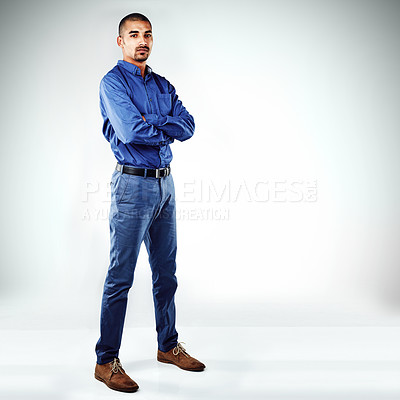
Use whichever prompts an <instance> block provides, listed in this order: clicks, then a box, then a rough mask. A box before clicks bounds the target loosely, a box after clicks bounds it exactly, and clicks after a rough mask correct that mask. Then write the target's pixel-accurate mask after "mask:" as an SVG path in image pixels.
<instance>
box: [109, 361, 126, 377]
mask: <svg viewBox="0 0 400 400" xmlns="http://www.w3.org/2000/svg"><path fill="white" fill-rule="evenodd" d="M121 368H122V364H121V363H120V361H119V359H118V358H114V361H112V365H111V371H112V372H114V374H116V373H118V371H119V372H121V374H123V373H124V372H123V371H122V369H121Z"/></svg>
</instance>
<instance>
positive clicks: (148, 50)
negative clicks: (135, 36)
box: [138, 49, 149, 51]
mask: <svg viewBox="0 0 400 400" xmlns="http://www.w3.org/2000/svg"><path fill="white" fill-rule="evenodd" d="M138 51H149V50H148V49H139V50H138Z"/></svg>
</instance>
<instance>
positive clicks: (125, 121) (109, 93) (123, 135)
mask: <svg viewBox="0 0 400 400" xmlns="http://www.w3.org/2000/svg"><path fill="white" fill-rule="evenodd" d="M100 100H101V102H102V104H103V106H104V109H105V111H106V114H107V117H108V119H109V120H110V123H111V125H112V127H113V129H114V131H115V134H116V135H117V137H118V139H119V140H121V142H122V143H124V144H127V143H135V144H146V145H150V146H155V145H165V144H168V143H171V142H172V141H171V138H169V137H168V136H167V135H166V134H165V133H164V132H163V131H161V130H160V129H157V127H155V126H154V125H151V124H149V123H148V122H145V121H144V120H143V118H142V115H141V114H140V112H139V110H138V109H137V108H136V106H135V105H134V104H133V102H132V100H131V99H130V97H129V96H128V93H127V92H126V89H125V87H124V85H123V84H122V82H121V81H120V80H119V79H118V78H116V77H113V76H112V75H106V76H105V77H104V78H103V79H102V80H101V82H100Z"/></svg>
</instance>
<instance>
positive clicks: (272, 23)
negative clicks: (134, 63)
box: [0, 0, 400, 329]
mask: <svg viewBox="0 0 400 400" xmlns="http://www.w3.org/2000/svg"><path fill="white" fill-rule="evenodd" d="M135 11H137V12H141V13H143V14H145V15H147V16H148V18H149V19H150V20H151V22H152V24H153V32H154V47H153V52H152V54H151V56H150V58H149V60H148V64H149V65H150V66H151V67H152V68H153V70H154V71H155V72H157V73H159V74H160V75H163V76H165V77H167V79H169V80H170V81H171V83H173V84H174V86H175V87H176V89H177V93H178V94H179V96H180V98H181V99H182V101H183V103H184V105H185V106H186V107H187V108H188V110H189V111H190V112H191V113H192V114H193V116H194V118H195V122H196V132H195V136H194V137H193V138H192V139H191V140H190V141H188V142H185V143H174V144H173V145H172V150H173V153H174V160H173V162H172V168H173V176H174V180H175V186H176V194H177V199H178V202H177V206H178V208H179V209H180V210H183V209H188V210H190V209H192V210H193V209H194V210H200V209H206V208H210V209H212V210H219V209H224V210H228V212H229V218H228V219H227V220H215V219H210V218H208V219H203V220H198V219H191V220H190V219H189V220H185V219H180V220H179V221H178V246H179V248H178V260H177V263H178V270H177V276H178V283H179V287H178V292H177V297H176V301H177V311H178V317H177V322H178V324H180V325H193V326H212V325H217V326H219V325H238V326H242V325H298V326H301V325H351V326H352V325H398V323H399V306H400V299H399V290H398V286H399V278H400V273H399V250H398V243H397V242H398V237H399V207H398V204H399V188H398V178H399V158H398V156H397V152H398V148H399V112H398V110H399V89H400V87H399V74H398V71H399V67H400V66H399V46H398V43H399V36H400V35H399V34H400V25H399V16H400V3H399V2H398V1H387V0H385V1H354V0H353V1H310V0H307V1H279V2H274V1H254V0H250V1H246V2H238V1H237V2H235V1H202V2H192V1H136V2H130V1H113V2H110V1H96V2H94V1H79V2H78V1H72V2H58V1H35V2H28V1H12V2H11V1H8V2H7V1H3V2H1V13H0V30H1V35H0V37H1V39H0V40H1V57H2V63H1V74H0V79H1V82H0V87H1V91H0V99H1V100H0V101H1V113H2V117H1V123H2V127H1V144H2V145H1V168H0V173H1V178H2V179H1V182H2V198H1V221H2V225H1V239H2V240H1V243H2V249H1V250H2V251H1V271H0V273H1V275H0V311H1V319H0V324H1V328H2V329H9V328H17V329H18V328H30V329H36V328H38V329H41V328H70V327H74V328H76V327H78V326H79V327H88V328H95V327H97V325H98V318H99V308H100V300H101V293H102V285H103V281H104V277H105V273H106V269H107V267H108V252H109V236H108V220H107V218H106V217H104V215H105V214H104V213H106V212H107V210H108V207H109V200H108V197H107V183H108V182H109V179H110V177H111V173H112V170H113V168H114V166H115V159H114V156H113V154H112V152H111V150H110V148H109V145H108V143H107V142H106V141H105V139H104V138H103V136H102V133H101V124H102V122H101V117H100V112H99V107H98V103H99V100H98V85H99V82H100V79H101V77H102V76H103V75H104V74H105V73H106V72H107V71H108V70H110V69H111V68H112V67H113V66H114V65H115V63H116V62H117V60H118V59H121V58H122V55H121V52H120V49H119V48H118V47H117V45H116V35H117V26H118V23H119V21H120V19H121V18H122V17H123V16H125V15H126V14H128V13H130V12H135ZM277 181H283V182H293V181H300V182H302V183H301V184H302V185H305V182H316V188H317V199H316V201H311V202H309V201H305V200H304V199H302V200H301V201H291V200H288V199H287V198H286V197H285V200H284V201H276V200H274V199H269V200H268V201H260V199H259V198H257V196H255V195H254V193H253V192H254V188H255V187H257V183H258V182H268V183H269V184H271V185H273V183H274V182H277ZM188 183H189V184H190V185H192V184H194V185H195V186H196V187H200V186H201V185H202V184H203V185H204V187H205V188H206V189H207V188H208V189H209V188H210V187H216V188H217V191H220V193H221V192H222V190H223V188H225V187H227V186H228V184H229V185H231V187H233V191H234V192H236V194H238V193H237V192H239V191H240V188H241V187H243V185H247V187H248V188H249V192H251V193H253V195H250V196H248V195H247V196H246V195H243V192H242V193H240V195H237V196H232V197H230V198H228V197H226V196H222V197H221V198H218V196H217V198H213V199H211V200H210V201H208V200H207V198H206V197H203V196H202V193H199V192H197V191H196V193H195V195H194V196H192V197H190V198H189V199H188V197H187V193H186V192H185V188H187V184H188ZM199 185H200V186H199ZM263 187H264V188H265V187H266V186H265V185H264V186H263ZM302 187H304V186H302ZM88 191H90V192H91V193H90V195H87V192H88ZM235 197H236V198H235ZM96 213H97V214H96ZM85 215H86V216H87V215H89V218H88V219H87V218H86V219H85ZM96 215H97V217H96ZM152 307H153V306H152V297H151V277H150V268H149V266H148V264H147V255H146V253H145V249H144V248H143V249H142V252H141V254H140V257H139V261H138V265H137V270H136V273H135V282H134V287H133V290H132V291H131V292H130V300H129V306H128V317H127V322H126V324H127V326H149V325H152V324H154V317H153V308H152Z"/></svg>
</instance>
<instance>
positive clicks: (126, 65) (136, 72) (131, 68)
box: [118, 60, 153, 76]
mask: <svg viewBox="0 0 400 400" xmlns="http://www.w3.org/2000/svg"><path fill="white" fill-rule="evenodd" d="M118 65H120V66H121V67H123V68H125V69H126V70H127V71H129V72H130V73H132V74H133V75H141V73H140V68H139V67H138V66H137V65H135V64H132V63H130V62H128V61H125V60H118ZM152 71H153V70H152V69H151V67H150V66H149V65H147V64H146V69H145V76H146V75H148V74H151V73H152Z"/></svg>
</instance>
